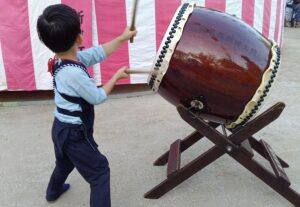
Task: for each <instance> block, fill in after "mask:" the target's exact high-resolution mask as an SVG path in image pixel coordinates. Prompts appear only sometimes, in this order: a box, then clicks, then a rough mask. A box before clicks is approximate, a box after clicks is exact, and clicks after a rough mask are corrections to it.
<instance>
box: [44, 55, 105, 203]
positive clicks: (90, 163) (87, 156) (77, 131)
mask: <svg viewBox="0 0 300 207" xmlns="http://www.w3.org/2000/svg"><path fill="white" fill-rule="evenodd" d="M70 64H71V65H73V66H76V67H79V68H81V69H82V70H84V71H85V72H86V73H87V71H86V67H85V66H84V65H83V64H81V63H79V62H75V61H69V60H62V61H61V62H60V64H58V63H56V64H55V65H54V68H53V72H54V75H53V83H54V88H55V90H57V88H56V82H55V76H56V74H57V73H58V72H59V71H60V70H62V69H63V68H64V67H65V66H66V65H70ZM87 75H88V76H89V74H88V73H87ZM57 92H58V91H57ZM58 93H59V92H58ZM59 94H60V95H61V96H62V97H63V98H64V99H66V100H67V101H69V102H71V103H76V104H79V105H80V106H81V108H82V111H74V112H71V111H68V110H65V109H62V108H59V107H57V110H58V112H59V113H62V114H65V115H69V116H74V117H80V118H81V120H82V122H83V123H82V124H81V125H77V124H68V123H63V122H60V121H59V120H58V119H57V118H55V120H54V122H53V127H52V140H53V143H54V149H55V157H56V166H55V169H54V171H53V173H52V176H51V178H50V181H49V184H48V188H47V195H51V194H55V193H57V192H59V191H60V190H61V188H62V186H63V184H64V183H65V181H66V179H67V177H68V175H69V174H70V173H71V171H72V170H73V169H74V167H76V169H77V170H78V172H79V173H80V174H81V175H82V177H83V178H84V179H85V180H86V181H87V182H88V183H89V184H90V187H91V196H90V206H91V207H110V206H111V204H110V170H109V166H108V161H107V159H106V157H105V156H104V155H102V154H101V153H100V152H99V150H98V149H97V147H98V145H97V144H96V142H95V141H94V138H93V126H94V117H95V114H94V106H93V105H91V104H89V103H88V102H86V101H85V100H84V99H83V98H78V97H72V96H68V95H66V94H62V93H59Z"/></svg>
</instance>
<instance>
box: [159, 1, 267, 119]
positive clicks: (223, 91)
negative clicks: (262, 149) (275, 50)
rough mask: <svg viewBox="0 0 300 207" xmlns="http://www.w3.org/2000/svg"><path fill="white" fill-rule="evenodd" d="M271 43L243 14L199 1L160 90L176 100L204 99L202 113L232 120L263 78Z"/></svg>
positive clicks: (203, 115)
mask: <svg viewBox="0 0 300 207" xmlns="http://www.w3.org/2000/svg"><path fill="white" fill-rule="evenodd" d="M162 44H163V43H162ZM271 47H272V42H270V41H269V40H268V39H266V38H264V37H263V36H262V35H261V34H260V33H259V32H257V31H256V30H254V29H253V28H252V27H250V26H248V25H247V24H246V23H244V22H242V21H241V20H239V19H238V18H236V17H234V16H231V15H229V14H226V13H222V12H218V11H214V10H210V9H205V8H202V7H195V8H194V10H193V12H192V14H191V15H190V16H189V18H188V20H187V22H186V24H185V27H184V29H183V33H182V36H181V39H180V41H179V42H178V45H177V46H176V49H175V51H174V53H173V56H172V58H171V60H170V63H169V67H168V70H167V72H166V74H165V75H164V77H163V79H162V81H161V83H160V86H159V89H158V93H159V94H160V95H161V96H162V97H164V98H165V99H166V100H168V101H169V102H171V103H172V104H173V105H175V106H178V105H179V104H183V105H185V106H186V107H190V102H191V100H194V99H197V100H200V101H201V102H202V103H203V104H204V108H203V109H202V110H201V113H200V116H201V117H203V118H205V119H207V120H209V121H213V122H219V123H230V122H232V121H234V120H236V119H237V118H238V117H239V115H240V114H241V113H242V112H243V110H244V108H245V105H246V104H247V103H248V102H249V101H250V100H251V98H252V97H253V95H254V94H255V93H256V90H257V89H258V87H259V85H260V84H261V82H262V76H263V74H264V72H265V70H266V69H267V68H268V67H269V65H270V59H271V56H272V53H271V50H270V48H271Z"/></svg>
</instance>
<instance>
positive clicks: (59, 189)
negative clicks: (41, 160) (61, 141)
mask: <svg viewBox="0 0 300 207" xmlns="http://www.w3.org/2000/svg"><path fill="white" fill-rule="evenodd" d="M55 155H56V166H55V168H54V170H53V173H52V175H51V178H50V181H49V184H48V187H47V192H46V199H47V200H48V201H54V200H56V199H57V198H58V197H59V196H60V195H61V194H62V193H64V192H65V191H66V190H68V188H69V187H70V185H67V184H65V181H66V179H67V177H68V175H69V174H70V173H71V172H72V170H73V169H74V165H73V164H72V162H71V161H70V160H69V158H68V157H67V156H64V157H61V156H59V155H58V153H57V151H56V150H55Z"/></svg>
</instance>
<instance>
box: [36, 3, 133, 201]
mask: <svg viewBox="0 0 300 207" xmlns="http://www.w3.org/2000/svg"><path fill="white" fill-rule="evenodd" d="M80 24H81V23H80V16H79V14H78V13H77V12H76V11H75V10H74V9H72V8H71V7H69V6H67V5H63V4H59V5H52V6H49V7H47V8H46V9H45V10H44V12H43V14H42V15H41V16H40V17H39V19H38V21H37V30H38V34H39V38H40V40H41V41H42V42H43V43H44V44H45V45H46V46H47V47H48V48H49V49H50V50H52V51H53V52H54V53H55V58H54V59H50V60H49V63H48V67H49V71H50V72H51V74H52V75H53V85H54V92H55V104H56V110H55V112H54V113H55V120H54V123H53V127H52V139H53V143H54V149H55V157H56V166H55V169H54V171H53V173H52V176H51V178H50V181H49V184H48V188H47V192H46V199H47V201H55V200H56V199H58V198H59V197H60V196H61V195H62V194H63V193H64V192H65V191H67V190H68V189H69V187H70V185H69V184H65V181H66V179H67V177H68V175H69V174H70V173H71V172H72V170H73V169H74V167H75V168H76V169H77V170H78V171H79V173H80V174H81V175H82V177H83V178H84V179H85V180H86V181H87V182H88V183H89V184H90V188H91V195H90V206H91V207H108V206H110V181H109V178H110V173H109V166H108V161H107V159H106V157H105V156H104V155H103V154H101V153H100V152H99V150H98V149H97V146H98V145H97V144H96V142H95V141H94V138H93V124H94V105H97V104H100V103H102V102H103V101H105V99H106V98H107V94H109V93H110V92H111V90H112V88H113V87H114V85H115V83H116V82H117V81H118V80H119V79H122V78H127V77H128V72H129V70H128V69H127V67H122V68H121V69H119V70H118V71H117V72H116V73H115V75H114V76H113V77H112V78H111V80H109V81H108V82H107V83H106V84H105V85H104V86H103V87H101V88H97V86H96V84H95V82H94V80H93V79H92V78H90V77H89V75H88V73H87V71H86V68H87V67H89V66H91V65H94V64H96V63H98V62H101V61H103V60H105V59H106V57H107V56H109V55H110V54H112V53H113V52H114V51H116V49H117V48H118V47H119V46H120V45H121V44H122V43H124V42H125V41H127V40H129V39H130V38H131V37H133V36H134V35H136V31H130V30H129V29H128V28H127V29H126V30H125V31H124V32H123V34H122V35H120V36H119V37H117V38H116V39H114V40H112V41H111V42H108V43H105V44H103V45H102V46H97V47H93V48H90V49H87V50H83V51H81V52H77V51H78V48H79V47H80V46H81V43H82V34H81V33H82V32H81V28H80Z"/></svg>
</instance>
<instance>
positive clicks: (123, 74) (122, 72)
mask: <svg viewBox="0 0 300 207" xmlns="http://www.w3.org/2000/svg"><path fill="white" fill-rule="evenodd" d="M115 75H116V78H117V80H120V79H123V78H128V76H129V68H128V67H126V66H124V67H122V68H120V69H119V70H118V71H117V72H116V74H115Z"/></svg>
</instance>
